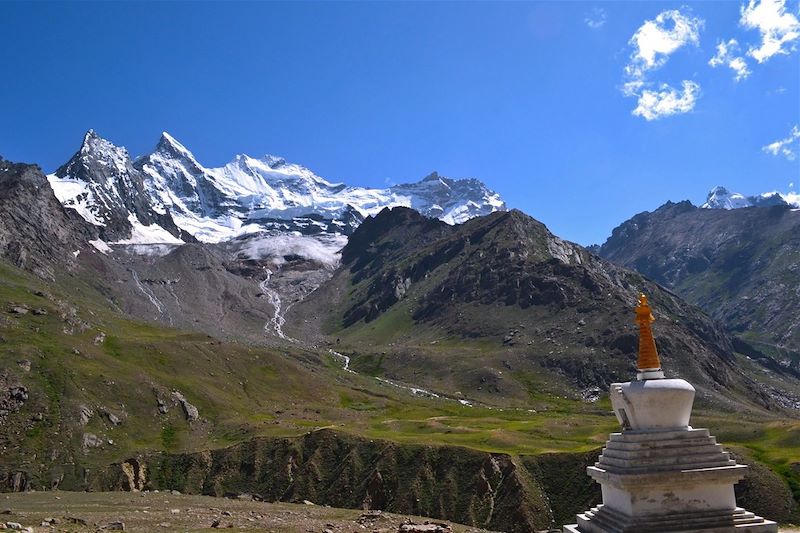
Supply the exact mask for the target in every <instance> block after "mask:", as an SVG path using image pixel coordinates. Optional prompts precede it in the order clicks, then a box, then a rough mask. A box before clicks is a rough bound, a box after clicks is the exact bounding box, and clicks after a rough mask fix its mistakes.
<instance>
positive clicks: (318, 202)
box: [49, 131, 506, 242]
mask: <svg viewBox="0 0 800 533" xmlns="http://www.w3.org/2000/svg"><path fill="white" fill-rule="evenodd" d="M49 180H50V183H51V185H52V186H53V189H54V191H55V192H56V196H57V197H58V199H59V200H60V201H61V202H62V203H63V204H64V205H65V206H67V207H72V208H74V209H76V210H77V211H78V212H79V213H80V214H81V216H83V218H85V219H86V220H87V221H89V222H91V223H92V224H95V225H97V226H102V227H106V228H109V227H113V231H106V237H107V238H108V237H110V238H113V240H117V241H124V242H130V241H132V240H136V241H137V242H143V241H144V240H146V239H150V241H149V242H170V241H174V240H176V239H178V238H180V239H183V240H187V237H189V236H191V238H196V239H197V240H200V241H204V242H220V241H224V240H228V239H231V238H234V237H237V236H239V235H244V234H248V233H254V232H258V231H263V230H277V231H284V232H285V231H297V232H300V233H302V234H315V233H330V234H337V233H338V234H345V235H347V234H349V233H351V232H352V231H353V230H354V229H355V228H356V227H358V225H359V224H360V223H361V222H362V221H363V220H364V218H366V217H367V216H370V215H374V214H377V213H378V212H379V211H380V210H381V209H383V208H384V207H394V206H406V207H411V208H413V209H416V210H418V211H419V212H421V213H422V214H424V215H426V216H429V217H437V218H440V219H442V220H444V221H445V222H448V223H450V224H457V223H461V222H464V221H466V220H468V219H470V218H472V217H476V216H480V215H485V214H489V213H491V212H494V211H501V210H505V209H506V207H505V203H504V202H503V200H502V199H501V198H500V196H499V195H498V194H497V193H495V192H493V191H491V190H489V189H488V188H487V187H486V186H485V185H484V184H483V183H481V182H480V181H478V180H475V179H461V180H457V179H451V178H446V177H441V176H439V175H438V174H436V173H433V174H431V175H429V176H428V177H426V178H425V179H423V180H422V181H420V182H417V183H410V184H403V185H395V186H392V187H390V188H388V189H376V188H366V187H352V186H347V185H345V184H342V183H331V182H329V181H327V180H325V179H323V178H321V177H320V176H318V175H316V174H314V173H313V172H312V171H311V170H309V169H307V168H305V167H303V166H301V165H297V164H293V163H287V162H286V161H285V160H284V159H282V158H280V157H275V156H270V155H267V156H265V157H263V158H254V157H250V156H248V155H244V154H241V155H237V156H236V157H235V158H234V159H233V160H232V161H231V162H230V163H228V164H227V165H225V166H223V167H221V168H207V167H204V166H203V165H202V164H200V163H199V162H198V161H197V159H196V158H195V157H194V155H193V154H192V153H191V151H189V150H188V149H187V148H186V147H185V146H184V145H182V144H181V143H180V142H178V141H177V140H176V139H175V138H173V137H172V136H170V135H169V134H168V133H166V132H165V133H163V134H162V135H161V139H160V140H159V142H158V144H157V145H156V147H155V149H154V150H153V151H152V152H151V153H149V154H146V155H144V156H141V157H139V158H137V159H136V160H135V161H131V159H130V156H129V155H128V152H127V151H126V150H125V149H124V148H121V147H116V146H114V145H113V144H112V143H110V142H109V141H107V140H105V139H102V138H100V137H98V136H97V135H96V134H95V133H94V132H92V131H90V132H89V133H87V134H86V137H85V138H84V142H83V144H82V146H81V149H80V150H79V151H78V153H77V154H75V156H73V158H72V159H71V160H70V161H69V162H68V163H67V164H66V165H64V166H62V167H61V168H59V169H58V170H57V171H56V172H55V174H53V175H51V176H49ZM126 221H127V222H128V224H129V226H128V225H126V223H125V222H126ZM128 228H130V231H129V232H130V233H131V235H126V230H128ZM159 230H163V231H159ZM145 233H146V234H147V235H148V236H147V237H143V235H144V234H145Z"/></svg>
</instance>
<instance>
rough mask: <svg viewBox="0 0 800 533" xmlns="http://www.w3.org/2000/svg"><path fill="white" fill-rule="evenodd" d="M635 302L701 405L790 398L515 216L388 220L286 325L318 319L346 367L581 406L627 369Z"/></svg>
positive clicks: (724, 343) (594, 263)
mask: <svg viewBox="0 0 800 533" xmlns="http://www.w3.org/2000/svg"><path fill="white" fill-rule="evenodd" d="M709 212H710V211H709ZM710 213H711V212H710ZM639 291H644V292H645V293H647V294H648V296H649V297H650V299H651V302H653V304H654V309H655V315H656V319H657V322H656V325H655V328H656V336H657V339H658V345H659V349H660V352H661V354H662V359H663V362H664V366H665V368H666V369H667V372H668V373H671V374H673V375H680V376H681V377H684V378H686V379H689V380H690V381H691V382H692V383H694V384H695V386H696V387H698V389H699V394H698V396H699V398H700V399H701V401H705V402H710V403H713V404H716V405H718V406H728V407H727V408H730V407H732V406H733V405H734V403H738V402H743V403H751V402H752V403H754V404H759V405H762V406H767V405H772V404H773V402H778V403H782V404H785V405H792V406H793V405H794V402H795V400H793V399H791V398H794V396H793V395H794V394H796V392H797V391H794V392H792V393H788V394H789V396H787V397H784V396H782V395H781V394H777V395H775V394H773V393H772V392H770V391H769V390H768V389H765V388H763V387H762V386H761V385H758V384H757V383H756V382H755V381H754V380H753V379H752V378H751V377H749V376H748V375H746V374H745V373H744V372H742V371H741V370H740V369H739V368H738V366H737V363H736V356H735V349H734V346H733V344H732V339H731V337H729V336H728V335H727V334H726V333H725V332H724V331H723V329H722V328H721V327H720V326H719V325H718V324H717V323H715V322H714V321H713V320H710V319H709V318H708V317H707V316H706V315H705V314H703V312H702V311H700V310H699V309H698V308H696V307H693V306H691V305H689V304H686V303H685V302H684V301H682V300H681V299H680V298H678V297H677V296H676V295H674V294H672V293H670V292H668V291H666V290H664V289H662V288H661V287H659V286H658V285H656V284H655V283H653V282H651V281H649V280H647V279H646V278H644V277H643V276H641V275H639V274H637V273H635V272H633V271H630V270H626V269H623V268H619V267H617V266H614V265H613V264H612V263H610V262H607V261H604V260H602V259H600V258H598V257H596V256H594V255H592V254H590V253H589V252H587V251H586V250H585V249H583V248H581V247H580V246H578V245H575V244H572V243H569V242H566V241H563V240H561V239H559V238H557V237H555V236H554V235H552V234H551V233H550V232H549V231H547V228H545V226H544V225H542V224H541V223H539V222H537V221H535V220H534V219H532V218H530V217H529V216H527V215H524V214H523V213H520V212H519V211H510V212H506V213H495V214H492V215H489V216H487V217H483V218H478V219H473V220H471V221H468V222H466V223H465V224H462V225H459V226H448V225H446V224H444V223H442V222H440V221H437V220H432V219H427V218H425V217H422V216H421V215H419V214H418V213H416V212H414V211H411V210H409V209H404V208H395V209H392V210H389V209H386V210H384V211H382V212H381V213H379V214H378V215H377V216H375V217H374V218H369V219H367V220H366V221H365V222H364V223H363V224H362V225H361V226H360V227H359V228H358V230H356V232H355V233H354V234H353V235H352V236H351V238H350V240H349V242H348V244H347V246H346V247H345V248H344V250H343V252H342V266H341V267H340V269H339V270H338V271H337V272H336V273H335V275H334V277H333V278H332V280H331V281H330V282H328V283H326V284H325V285H323V286H322V287H321V288H320V289H319V290H318V291H316V292H315V293H313V294H312V295H311V296H310V297H309V298H308V299H307V300H306V301H305V302H302V303H300V304H298V306H296V307H295V308H294V309H293V310H292V311H291V312H290V313H289V318H290V320H289V324H292V323H295V324H297V323H301V322H303V321H310V322H309V323H312V324H313V323H315V322H314V321H315V320H316V323H317V324H319V327H320V328H321V329H322V330H323V332H324V333H327V334H328V338H329V339H332V338H335V339H338V340H337V341H336V342H338V343H340V348H337V350H339V351H343V350H349V352H348V351H344V352H343V353H347V354H348V355H351V356H352V364H353V368H355V369H357V370H359V369H361V370H362V371H367V372H377V374H376V375H384V376H385V377H389V378H398V379H404V380H406V381H411V380H413V381H414V382H417V383H421V384H422V386H425V385H430V386H432V387H438V390H446V391H447V390H449V392H450V393H451V394H455V395H458V394H464V395H468V396H469V397H472V398H476V397H477V398H482V399H484V400H485V401H491V400H489V398H495V399H496V398H498V397H505V398H519V399H524V398H529V396H530V395H531V394H535V393H537V392H539V391H541V390H549V391H551V392H556V391H561V393H562V394H563V393H564V392H567V393H568V394H573V395H577V394H579V393H582V394H583V395H584V396H585V397H587V398H591V396H592V391H593V390H606V389H607V387H608V385H609V384H610V383H612V382H613V381H618V380H624V379H627V378H628V377H629V376H630V375H632V373H633V372H634V369H633V364H634V360H635V352H636V347H637V340H636V339H637V334H636V331H635V328H634V324H633V321H632V319H631V309H632V307H633V306H634V305H635V301H636V297H637V295H638V293H639ZM293 321H294V322H293ZM289 331H292V329H291V328H289ZM298 334H300V333H299V332H298ZM442 346H447V349H445V348H443V347H442ZM534 376H535V377H534ZM786 378H787V380H788V381H787V383H789V384H790V389H791V388H792V387H791V385H795V386H796V383H795V382H794V381H793V379H794V378H793V377H792V376H790V375H787V376H786ZM795 388H796V387H795ZM792 390H793V389H792Z"/></svg>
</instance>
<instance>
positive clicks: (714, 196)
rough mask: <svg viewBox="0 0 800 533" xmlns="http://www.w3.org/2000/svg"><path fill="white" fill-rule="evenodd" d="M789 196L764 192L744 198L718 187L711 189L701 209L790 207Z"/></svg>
mask: <svg viewBox="0 0 800 533" xmlns="http://www.w3.org/2000/svg"><path fill="white" fill-rule="evenodd" d="M788 196H789V195H783V194H781V193H779V192H777V191H772V192H765V193H762V194H758V195H753V196H745V195H744V194H741V193H738V192H731V191H730V190H728V189H727V188H725V187H723V186H721V185H718V186H716V187H714V188H713V189H711V191H709V193H708V197H707V198H706V203H704V204H703V205H702V206H700V207H702V208H703V209H740V208H743V207H771V206H775V205H784V206H785V205H791V203H792V202H791V201H790V200H789V199H788Z"/></svg>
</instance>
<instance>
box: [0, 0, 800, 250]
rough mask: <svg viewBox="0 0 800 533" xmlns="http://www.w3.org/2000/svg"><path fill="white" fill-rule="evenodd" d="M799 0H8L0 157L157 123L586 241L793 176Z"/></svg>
mask: <svg viewBox="0 0 800 533" xmlns="http://www.w3.org/2000/svg"><path fill="white" fill-rule="evenodd" d="M781 9H783V11H781ZM799 11H800V7H798V2H797V0H787V1H786V2H785V5H784V3H783V2H780V1H777V0H771V2H770V1H767V2H765V3H764V4H763V5H762V3H761V2H753V3H750V4H748V3H747V2H744V3H740V2H734V1H731V2H692V3H690V4H688V5H687V4H684V3H679V2H678V3H676V2H635V3H634V2H630V3H628V2H607V3H602V2H600V3H598V2H569V3H522V2H513V3H498V2H492V3H478V2H470V3H422V2H407V3H387V2H371V3H357V2H347V3H333V2H326V3H310V2H294V3H287V4H282V3H225V4H215V3H177V2H171V3H160V4H154V3H83V2H81V3H74V4H70V3H59V4H46V3H39V2H31V3H8V2H4V3H0V19H2V20H3V27H4V38H3V45H2V47H0V64H1V65H2V66H3V79H2V80H1V81H0V102H2V108H3V113H2V118H3V120H2V126H0V155H2V156H4V157H5V158H7V159H11V160H15V161H27V162H35V163H39V164H40V165H41V166H42V167H43V168H44V169H45V170H46V171H48V172H52V171H53V170H54V169H55V168H56V167H57V166H59V165H60V164H61V163H63V162H65V161H66V160H67V159H68V158H69V157H70V156H71V155H72V153H74V151H75V150H76V149H77V148H78V146H79V144H80V141H81V138H82V135H83V133H84V132H85V131H86V130H87V129H89V128H94V129H95V130H96V131H97V132H98V133H99V134H101V135H102V136H104V137H106V138H108V139H110V140H111V141H113V142H115V143H116V144H120V145H124V146H126V147H127V148H128V149H129V151H130V152H131V154H132V155H139V154H142V153H145V152H147V151H148V150H150V149H152V147H153V146H154V145H155V143H156V142H157V140H158V137H159V134H160V132H161V131H162V130H166V131H168V132H170V133H171V134H172V135H173V136H175V137H176V138H177V139H179V140H180V141H181V142H182V143H183V144H185V145H186V146H187V147H188V148H190V149H191V150H192V151H193V152H194V154H195V156H197V158H198V159H199V160H200V162H201V163H203V164H204V165H206V166H217V165H222V164H224V163H226V162H227V161H229V160H230V159H232V157H233V156H234V155H235V154H237V153H242V152H244V153H248V154H250V155H254V156H258V155H263V154H266V153H271V154H277V155H281V156H284V157H285V158H287V159H288V160H290V161H294V162H298V163H301V164H304V165H306V166H308V167H309V168H311V169H312V170H314V171H315V172H317V173H318V174H320V175H321V176H323V177H325V178H327V179H329V180H332V181H345V182H347V183H349V184H353V185H365V186H366V185H369V186H383V185H385V184H387V183H400V182H407V181H416V180H418V179H421V178H422V177H424V176H425V175H427V174H428V173H429V172H431V171H433V170H437V171H438V172H439V173H440V174H445V175H448V176H452V177H476V178H479V179H481V180H483V181H484V182H485V183H486V184H487V185H488V186H489V187H491V188H493V189H495V190H496V191H498V192H499V193H501V195H502V196H503V197H504V198H505V200H506V201H507V203H508V205H509V206H510V207H516V208H519V209H521V210H523V211H525V212H526V213H528V214H530V215H532V216H534V217H535V218H537V219H539V220H541V221H542V222H544V223H545V224H547V225H548V227H550V229H551V230H552V231H553V232H555V233H556V234H558V235H560V236H562V237H564V238H567V239H570V240H573V241H576V242H579V243H581V244H591V243H596V242H602V241H603V240H604V239H605V238H606V237H607V236H608V235H609V234H610V232H611V230H612V228H614V227H615V226H616V225H618V224H619V223H621V222H622V221H624V220H626V219H627V218H629V217H630V216H631V215H633V214H635V213H638V212H641V211H644V210H652V209H654V208H656V207H658V206H659V205H661V204H662V203H664V202H665V201H667V200H673V201H679V200H682V199H689V200H691V201H692V202H694V203H696V204H699V203H702V201H703V200H704V199H705V195H706V193H707V192H708V190H709V189H710V188H711V187H713V186H715V185H726V186H728V187H729V188H731V189H733V190H737V191H739V192H743V193H748V194H753V193H760V192H764V191H768V190H779V191H783V192H787V191H789V190H790V189H791V188H792V187H794V188H795V190H796V189H797V187H798V185H800V183H799V182H800V159H799V158H798V157H797V156H796V155H795V154H797V153H798V152H799V151H800V140H799V139H798V138H797V137H800V134H797V135H795V134H793V128H794V127H795V126H796V125H798V124H800V53H799V52H798V51H797V47H798V43H799V42H800V34H798V31H800V30H798V29H797V28H796V27H795V26H794V24H795V22H796V21H797V19H798V18H800V14H799V13H798V12H799ZM793 20H794V22H793ZM648 21H649V22H648ZM731 39H734V40H735V41H736V43H731V42H730V40H731ZM720 43H722V44H724V45H725V46H724V50H720V49H718V44H720ZM776 46H777V50H778V51H777V52H775V47H776ZM723 52H724V53H723ZM715 56H716V57H717V59H718V61H717V62H716V66H714V67H712V66H711V65H709V61H710V60H711V59H712V58H713V57H715ZM737 58H738V60H739V61H738V62H737V61H735V60H737ZM742 64H744V67H742ZM731 65H733V66H731ZM733 67H738V70H737V69H736V68H733ZM743 68H744V70H743ZM742 72H746V74H745V76H744V77H741V76H740V79H739V80H738V81H737V79H736V76H737V75H740V74H741V73H742ZM637 109H638V111H636V110H637ZM634 111H636V112H637V114H634ZM795 131H797V130H795ZM783 140H786V141H787V142H786V143H783V142H782V141H783ZM776 142H777V143H780V144H777V145H775V144H773V145H772V148H766V149H765V147H768V146H769V145H770V144H772V143H776ZM772 152H775V153H774V154H773V153H772ZM790 184H793V185H790Z"/></svg>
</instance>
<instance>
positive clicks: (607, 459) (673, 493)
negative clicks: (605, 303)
mask: <svg viewBox="0 0 800 533" xmlns="http://www.w3.org/2000/svg"><path fill="white" fill-rule="evenodd" d="M652 321H653V316H652V314H651V312H650V306H649V305H648V304H647V298H646V297H645V296H644V295H641V297H640V299H639V306H638V307H637V308H636V322H638V324H639V333H640V335H639V359H638V364H637V367H638V369H639V374H638V376H637V380H636V381H630V382H627V383H614V384H612V385H611V393H610V396H611V405H612V407H613V409H614V414H616V416H617V419H618V420H619V422H620V424H621V425H622V432H621V433H612V434H611V437H610V438H609V440H608V442H607V443H606V447H605V448H603V453H602V455H600V457H599V459H598V461H597V462H596V463H595V465H594V466H590V467H588V468H587V469H586V470H587V473H588V474H589V476H591V477H592V478H594V480H595V481H597V482H598V483H600V485H601V487H602V492H603V503H602V504H601V505H598V506H597V507H594V508H592V509H591V510H589V511H586V512H585V513H582V514H579V515H578V517H577V519H578V523H577V524H573V525H568V526H565V527H564V532H565V533H579V532H580V533H612V532H614V533H628V532H631V533H638V532H642V533H644V532H651V531H653V532H655V531H660V532H669V531H675V532H698V533H699V532H706V533H711V532H713V533H734V532H735V533H743V532H754V533H755V532H759V533H761V532H777V531H778V526H777V524H775V522H772V521H769V520H765V519H763V518H761V517H760V516H756V515H754V514H753V513H751V512H748V511H746V510H744V509H742V508H741V507H737V506H736V496H735V495H734V492H733V486H734V484H735V483H737V482H738V481H739V480H741V479H742V478H743V477H744V472H745V470H747V466H746V465H740V464H736V461H734V460H733V459H731V458H730V454H728V453H727V452H725V451H723V450H722V447H721V446H720V445H719V444H717V441H716V439H715V438H714V437H713V436H711V435H709V432H708V430H707V429H694V428H692V427H691V426H690V425H689V418H690V416H691V414H692V403H693V402H694V392H695V391H694V387H692V385H691V384H690V383H689V382H687V381H685V380H682V379H665V378H664V373H663V372H662V370H661V363H660V361H659V358H658V352H657V351H656V345H655V341H654V340H653V333H652V331H651V329H650V323H651V322H652Z"/></svg>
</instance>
